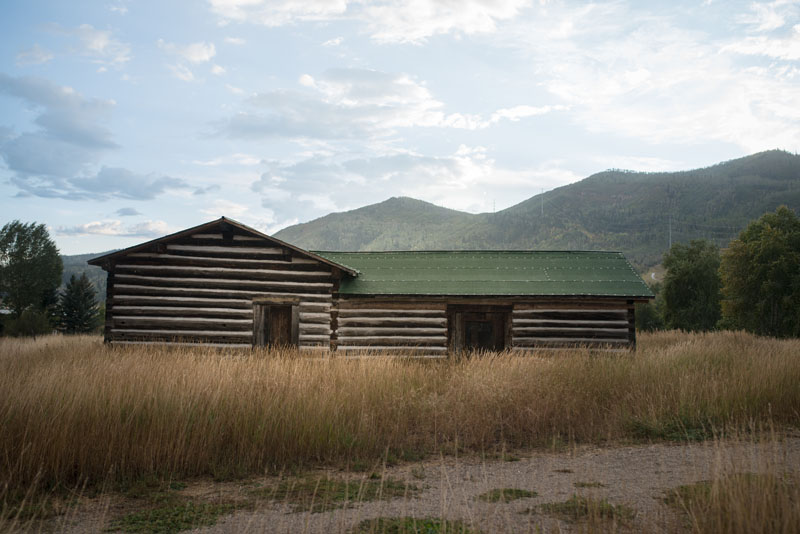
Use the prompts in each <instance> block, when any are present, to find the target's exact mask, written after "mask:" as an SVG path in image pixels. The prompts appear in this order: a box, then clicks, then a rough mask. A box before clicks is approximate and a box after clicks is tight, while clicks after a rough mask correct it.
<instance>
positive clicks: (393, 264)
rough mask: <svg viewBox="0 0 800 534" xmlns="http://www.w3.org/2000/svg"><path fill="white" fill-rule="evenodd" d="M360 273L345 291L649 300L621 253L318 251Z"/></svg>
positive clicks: (345, 281)
mask: <svg viewBox="0 0 800 534" xmlns="http://www.w3.org/2000/svg"><path fill="white" fill-rule="evenodd" d="M315 254H317V255H319V256H322V257H323V258H326V259H328V260H330V261H332V262H334V263H337V264H340V265H342V266H345V267H349V268H350V269H352V270H355V271H358V276H357V277H355V278H349V277H348V278H345V279H343V280H342V281H341V284H340V286H339V293H340V294H343V295H572V296H578V295H580V296H604V297H605V296H622V297H638V298H651V297H653V293H652V292H651V291H650V288H648V287H647V284H645V283H644V281H643V280H642V279H641V278H640V277H639V275H638V274H636V272H635V271H634V270H633V268H632V267H631V266H630V264H629V263H628V261H627V260H626V259H625V256H623V255H622V254H621V253H619V252H545V251H515V250H509V251H505V250H504V251H461V250H455V251H436V252H433V251H430V252H428V251H414V252H412V251H408V252H405V251H404V252H315Z"/></svg>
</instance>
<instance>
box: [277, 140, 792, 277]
mask: <svg viewBox="0 0 800 534" xmlns="http://www.w3.org/2000/svg"><path fill="white" fill-rule="evenodd" d="M781 204H786V205H788V206H789V207H790V208H792V209H795V210H798V209H800V156H797V155H794V154H791V153H789V152H785V151H781V150H771V151H765V152H760V153H757V154H753V155H751V156H745V157H743V158H737V159H733V160H730V161H726V162H720V163H717V164H715V165H711V166H709V167H703V168H700V169H693V170H684V171H676V172H636V171H623V170H614V169H611V170H606V171H602V172H599V173H595V174H592V175H591V176H588V177H587V178H584V179H583V180H580V181H578V182H575V183H573V184H568V185H565V186H561V187H558V188H556V189H553V190H551V191H547V192H545V193H542V194H538V195H534V196H532V197H530V198H528V199H525V200H523V201H522V202H520V203H518V204H515V205H513V206H510V207H508V208H506V209H504V210H501V211H498V212H496V213H478V214H470V213H466V212H460V211H456V210H449V209H447V208H443V207H441V206H436V205H434V204H431V203H428V202H424V201H420V200H416V199H410V198H407V197H393V198H390V199H388V200H386V201H383V202H380V203H377V204H371V205H368V206H364V207H361V208H358V209H356V210H351V211H348V212H340V213H334V214H329V215H326V216H325V217H321V218H319V219H315V220H313V221H309V222H306V223H301V224H297V225H294V226H290V227H288V228H284V229H283V230H281V231H279V232H277V233H276V234H275V237H277V238H279V239H283V240H285V241H288V242H291V243H293V244H295V245H297V246H300V247H303V248H309V249H316V250H331V251H337V250H338V251H345V250H353V251H356V250H431V249H445V250H446V249H457V250H463V249H467V248H475V249H478V250H483V249H489V248H497V249H511V248H518V249H539V250H541V249H547V248H549V249H553V250H564V249H584V250H600V249H602V250H618V251H621V252H624V253H625V254H626V256H628V257H629V258H630V259H631V261H632V263H634V264H635V265H636V266H637V267H638V268H640V269H645V268H647V267H650V266H653V265H656V264H658V263H659V262H660V260H661V256H662V255H663V253H664V252H665V251H666V250H667V249H668V248H669V243H670V241H672V242H674V241H688V240H690V239H696V238H707V239H710V240H712V241H715V242H716V243H717V244H718V245H720V246H725V245H727V243H728V242H729V241H730V240H731V239H732V238H734V237H736V235H738V233H739V232H740V231H741V230H742V229H743V228H744V227H745V226H746V225H747V223H748V222H749V221H751V220H753V219H755V218H757V217H759V216H760V215H762V214H763V213H765V212H766V211H773V210H774V209H775V208H777V207H778V206H779V205H781ZM373 213H379V214H380V216H378V217H376V216H372V214H373ZM437 217H438V218H439V219H440V220H438V221H437V222H435V223H433V224H431V223H429V221H430V220H431V219H432V218H437ZM670 234H671V236H670ZM342 236H345V237H344V238H343V237H342Z"/></svg>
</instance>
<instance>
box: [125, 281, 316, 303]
mask: <svg viewBox="0 0 800 534" xmlns="http://www.w3.org/2000/svg"><path fill="white" fill-rule="evenodd" d="M114 290H115V291H122V292H124V294H126V295H169V296H196V297H211V296H219V297H221V298H226V297H227V298H229V297H245V298H248V299H252V298H255V297H286V296H290V297H300V298H302V299H305V300H311V299H315V298H316V299H319V300H323V301H328V302H330V300H331V295H330V293H294V292H288V291H284V292H274V291H245V290H237V289H209V288H194V287H159V286H142V285H135V284H114Z"/></svg>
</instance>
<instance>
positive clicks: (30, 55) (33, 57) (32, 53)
mask: <svg viewBox="0 0 800 534" xmlns="http://www.w3.org/2000/svg"><path fill="white" fill-rule="evenodd" d="M53 57H55V56H54V55H53V53H52V52H50V51H49V50H46V49H44V48H42V47H41V46H39V45H38V44H34V45H33V46H32V47H30V48H28V49H26V50H22V51H21V52H20V53H19V54H17V65H41V64H42V63H47V62H48V61H50V60H51V59H53Z"/></svg>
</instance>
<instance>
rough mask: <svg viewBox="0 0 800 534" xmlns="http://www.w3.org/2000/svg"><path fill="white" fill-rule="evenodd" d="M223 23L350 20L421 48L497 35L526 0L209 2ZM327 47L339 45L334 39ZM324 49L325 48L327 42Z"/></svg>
mask: <svg viewBox="0 0 800 534" xmlns="http://www.w3.org/2000/svg"><path fill="white" fill-rule="evenodd" d="M208 3H209V5H210V7H211V10H212V11H213V12H214V13H216V14H217V15H218V16H219V17H220V19H221V21H222V22H223V23H227V22H231V21H234V22H248V23H252V24H260V25H264V26H282V25H286V24H293V23H297V22H308V21H332V20H355V21H358V22H360V23H362V24H363V25H364V26H365V27H366V28H367V30H368V32H369V33H370V35H371V37H372V39H374V40H376V41H379V42H386V43H420V42H423V41H425V40H426V39H428V38H429V37H432V36H435V35H442V34H447V33H458V34H467V35H469V34H476V33H488V32H494V31H496V30H497V24H498V22H501V21H505V20H509V19H512V18H514V17H516V16H517V15H518V14H519V13H520V12H521V11H522V10H523V9H524V8H525V7H526V6H528V5H529V4H530V3H531V2H530V0H491V1H489V0H461V1H458V2H452V1H446V0H379V1H375V2H363V1H360V0H305V1H303V2H298V1H296V0H208ZM328 43H330V45H328V46H331V45H336V44H339V42H336V40H335V39H333V40H331V41H328ZM326 45H327V43H326Z"/></svg>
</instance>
